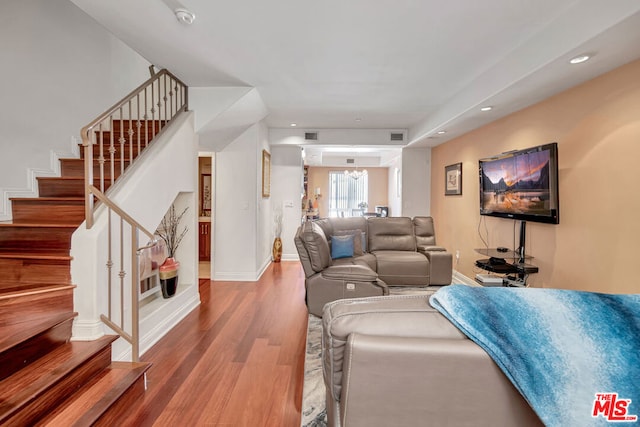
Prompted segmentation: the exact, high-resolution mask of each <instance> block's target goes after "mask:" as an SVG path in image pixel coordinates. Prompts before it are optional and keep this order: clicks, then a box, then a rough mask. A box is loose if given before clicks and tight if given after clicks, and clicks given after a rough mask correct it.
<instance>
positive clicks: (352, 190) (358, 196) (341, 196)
mask: <svg viewBox="0 0 640 427" xmlns="http://www.w3.org/2000/svg"><path fill="white" fill-rule="evenodd" d="M368 195H369V177H368V176H367V175H364V176H362V177H360V178H358V179H353V178H351V177H348V176H346V175H345V174H344V172H337V171H336V172H329V216H330V217H337V216H360V215H362V214H363V213H364V212H365V211H366V210H367V209H366V208H361V207H360V206H359V205H360V204H362V203H367V204H368Z"/></svg>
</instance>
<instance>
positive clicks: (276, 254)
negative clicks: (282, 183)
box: [271, 208, 282, 262]
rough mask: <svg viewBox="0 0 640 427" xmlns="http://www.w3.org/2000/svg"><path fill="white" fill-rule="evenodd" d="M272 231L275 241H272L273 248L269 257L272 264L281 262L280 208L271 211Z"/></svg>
mask: <svg viewBox="0 0 640 427" xmlns="http://www.w3.org/2000/svg"><path fill="white" fill-rule="evenodd" d="M273 231H274V232H275V235H276V237H275V239H274V240H273V248H272V250H271V255H272V259H273V262H280V260H282V239H281V238H280V237H281V236H282V208H276V209H275V210H274V211H273Z"/></svg>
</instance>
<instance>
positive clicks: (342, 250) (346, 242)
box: [331, 235, 353, 259]
mask: <svg viewBox="0 0 640 427" xmlns="http://www.w3.org/2000/svg"><path fill="white" fill-rule="evenodd" d="M352 256H353V235H347V236H331V258H333V259H338V258H349V257H352Z"/></svg>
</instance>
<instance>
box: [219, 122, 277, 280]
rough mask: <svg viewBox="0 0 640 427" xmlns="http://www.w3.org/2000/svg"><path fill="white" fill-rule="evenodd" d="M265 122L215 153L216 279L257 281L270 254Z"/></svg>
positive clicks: (270, 236)
mask: <svg viewBox="0 0 640 427" xmlns="http://www.w3.org/2000/svg"><path fill="white" fill-rule="evenodd" d="M263 148H268V143H267V130H266V126H265V125H264V123H262V122H260V123H256V124H254V125H253V126H251V127H250V128H249V129H247V130H246V131H245V132H244V133H243V134H242V135H240V137H238V138H236V139H235V140H234V141H233V142H231V143H230V144H229V145H227V146H226V147H225V148H224V149H223V150H222V151H220V152H218V153H217V154H216V157H215V174H216V178H215V211H214V228H215V230H214V248H213V250H212V251H213V264H214V276H213V279H214V280H229V281H234V280H239V281H245V280H257V279H258V278H259V277H260V275H261V274H262V271H263V270H264V268H266V266H267V265H268V263H269V260H270V254H271V252H270V251H271V244H272V241H273V240H272V239H273V237H272V236H273V234H272V227H271V225H272V217H271V215H272V213H271V199H270V198H263V197H262V191H261V186H262V150H263Z"/></svg>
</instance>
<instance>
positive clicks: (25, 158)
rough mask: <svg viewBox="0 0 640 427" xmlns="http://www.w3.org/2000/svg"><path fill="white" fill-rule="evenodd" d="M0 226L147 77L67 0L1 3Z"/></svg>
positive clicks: (136, 59) (139, 61)
mask: <svg viewBox="0 0 640 427" xmlns="http://www.w3.org/2000/svg"><path fill="white" fill-rule="evenodd" d="M0 16H1V17H2V18H3V19H2V25H0V52H2V68H1V71H0V73H1V75H2V78H1V79H0V93H1V94H2V102H1V103H0V129H2V132H1V133H0V147H1V148H2V156H0V219H8V217H9V215H10V214H11V212H10V206H9V205H8V202H6V200H7V199H8V197H13V196H20V195H22V196H33V195H35V194H36V193H35V191H36V182H35V179H34V178H33V175H40V176H44V175H50V176H51V175H54V174H56V173H57V171H58V170H59V164H58V161H57V157H56V155H58V156H60V157H64V156H71V155H73V153H74V150H77V148H75V147H74V144H73V143H72V137H75V138H77V137H79V135H80V129H81V128H82V127H83V126H84V125H86V124H87V123H89V122H90V121H91V120H92V119H93V118H95V117H96V116H97V115H99V114H100V113H102V112H103V111H104V110H106V109H107V108H109V107H110V106H111V105H113V104H114V103H115V102H116V101H118V100H119V99H121V98H122V97H123V96H125V95H126V94H127V93H128V92H130V91H131V90H132V89H134V88H135V87H137V86H138V85H139V84H141V83H142V82H144V81H145V80H146V79H148V78H149V71H148V65H149V63H148V62H147V61H146V60H144V58H142V57H141V56H139V55H138V54H137V53H135V52H134V51H133V50H131V49H130V48H129V47H127V46H126V45H124V44H123V43H122V42H120V41H119V40H118V39H116V38H115V37H113V36H112V35H111V34H109V33H108V32H107V31H106V30H104V29H103V28H102V27H101V26H100V25H98V24H97V23H96V22H95V21H94V20H93V19H91V18H90V17H88V16H87V15H86V14H85V13H84V12H82V11H81V10H80V9H78V8H77V7H76V6H75V5H73V4H72V3H71V2H69V1H67V0H7V1H2V2H0Z"/></svg>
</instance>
